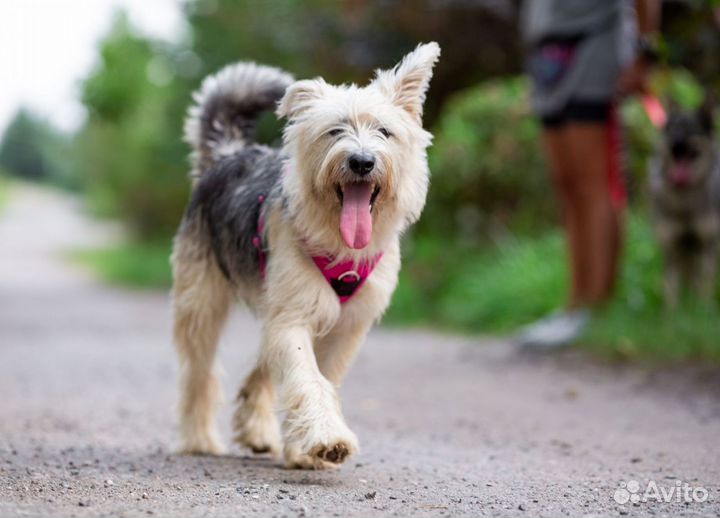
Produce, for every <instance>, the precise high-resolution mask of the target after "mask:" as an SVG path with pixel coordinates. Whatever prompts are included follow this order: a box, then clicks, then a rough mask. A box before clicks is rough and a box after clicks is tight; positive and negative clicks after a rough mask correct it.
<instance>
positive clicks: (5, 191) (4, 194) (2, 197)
mask: <svg viewBox="0 0 720 518" xmlns="http://www.w3.org/2000/svg"><path fill="white" fill-rule="evenodd" d="M11 188H12V186H11V185H10V180H8V178H7V176H5V174H4V173H3V172H2V171H0V211H2V209H3V208H4V207H5V205H6V204H7V201H8V199H10V189H11Z"/></svg>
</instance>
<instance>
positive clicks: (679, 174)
mask: <svg viewBox="0 0 720 518" xmlns="http://www.w3.org/2000/svg"><path fill="white" fill-rule="evenodd" d="M670 179H671V180H672V183H674V184H675V185H677V186H679V187H683V186H685V185H687V184H689V183H690V180H691V179H692V168H691V165H690V164H689V163H688V162H686V161H684V160H682V161H677V162H675V163H674V164H673V165H672V166H671V167H670Z"/></svg>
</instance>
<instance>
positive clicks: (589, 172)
mask: <svg viewBox="0 0 720 518" xmlns="http://www.w3.org/2000/svg"><path fill="white" fill-rule="evenodd" d="M607 138H608V137H607V128H606V126H605V125H604V124H592V123H587V124H583V123H573V124H569V125H568V126H567V127H566V129H565V134H564V139H563V140H564V142H565V144H566V146H567V148H566V151H567V153H569V154H570V156H571V157H572V158H571V162H572V167H571V169H570V170H571V176H570V177H569V178H566V179H565V180H566V182H565V184H566V186H567V188H568V189H569V193H568V196H569V198H570V201H569V203H570V205H571V207H572V209H571V210H572V211H573V214H574V215H575V217H576V218H577V221H576V224H577V225H578V227H579V229H578V233H577V247H578V249H577V250H576V251H575V253H577V254H578V255H579V259H578V264H579V265H581V268H582V269H581V271H580V272H578V274H579V276H580V277H581V281H580V282H579V286H581V287H582V288H583V291H582V293H579V294H578V296H577V300H576V303H577V304H579V305H588V306H597V305H598V304H601V303H603V302H605V301H606V300H607V299H608V298H609V296H610V295H611V293H612V289H613V287H614V282H615V276H616V270H617V264H618V254H619V249H620V222H619V221H618V214H617V212H616V209H615V208H614V207H613V204H612V200H611V197H610V191H609V184H608V168H609V160H610V157H609V151H608V146H607Z"/></svg>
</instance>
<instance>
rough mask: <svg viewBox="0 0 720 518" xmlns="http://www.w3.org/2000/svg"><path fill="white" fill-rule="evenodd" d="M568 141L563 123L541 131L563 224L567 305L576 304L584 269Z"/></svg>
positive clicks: (581, 294) (580, 290)
mask: <svg viewBox="0 0 720 518" xmlns="http://www.w3.org/2000/svg"><path fill="white" fill-rule="evenodd" d="M570 145H571V142H570V141H569V140H568V137H567V132H566V131H564V128H563V126H552V127H545V128H544V130H543V147H544V150H545V155H546V157H547V160H548V165H549V171H550V178H551V179H552V182H553V187H554V189H555V194H556V196H557V197H558V201H559V202H560V207H561V210H562V217H563V223H564V226H565V233H566V243H567V254H568V259H569V264H570V286H569V294H568V307H569V308H573V307H576V306H578V301H579V300H581V298H582V297H583V294H584V293H586V292H587V291H588V290H587V287H586V286H584V281H585V278H584V277H585V276H584V275H583V274H582V272H585V271H586V270H587V265H585V264H583V260H584V255H583V254H582V253H580V252H581V251H582V247H581V238H580V234H581V232H582V228H581V227H580V222H579V220H578V215H577V210H576V206H577V204H576V203H574V199H573V189H572V179H573V178H574V176H575V174H574V162H573V156H572V154H570V153H569V152H568V149H569V146H570Z"/></svg>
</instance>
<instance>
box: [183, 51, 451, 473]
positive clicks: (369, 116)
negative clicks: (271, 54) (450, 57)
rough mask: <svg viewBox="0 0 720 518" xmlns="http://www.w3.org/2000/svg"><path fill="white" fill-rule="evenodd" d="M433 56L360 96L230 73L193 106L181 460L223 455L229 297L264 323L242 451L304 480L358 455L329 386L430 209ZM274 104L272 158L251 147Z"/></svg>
mask: <svg viewBox="0 0 720 518" xmlns="http://www.w3.org/2000/svg"><path fill="white" fill-rule="evenodd" d="M439 55H440V48H439V47H438V45H437V44H436V43H428V44H425V45H420V46H418V47H417V48H416V49H415V51H413V52H412V53H410V54H408V55H407V56H405V58H404V59H403V60H402V61H401V62H400V63H399V64H398V65H397V66H396V67H395V68H393V69H392V70H385V71H378V72H377V73H376V75H375V77H374V79H373V80H372V81H371V82H370V83H369V84H368V85H367V86H365V87H358V86H355V85H349V86H347V85H343V86H332V85H329V84H327V83H326V82H325V81H323V80H322V79H313V80H303V81H297V82H293V78H292V77H291V76H290V75H289V74H287V73H285V72H282V71H280V70H278V69H275V68H271V67H266V66H262V65H257V64H254V63H238V64H234V65H231V66H228V67H226V68H224V69H223V70H221V71H220V72H218V73H217V74H215V75H213V76H210V77H208V78H207V79H205V81H204V82H203V84H202V86H201V88H200V90H199V91H198V92H197V93H196V94H195V101H196V105H195V106H194V107H192V108H191V109H190V111H189V117H188V119H187V121H186V127H185V137H186V140H187V141H188V142H189V143H190V144H191V145H192V147H193V149H194V152H193V166H194V170H193V175H194V176H195V177H196V180H195V184H194V187H193V192H192V196H191V200H190V203H189V205H188V207H187V210H186V213H185V216H184V218H183V221H182V223H181V225H180V229H179V230H178V233H177V236H176V238H175V246H174V251H173V256H172V264H173V273H174V284H173V306H174V317H175V323H174V339H175V344H176V346H177V351H178V354H179V357H180V362H181V367H182V377H181V403H180V421H181V425H180V430H181V436H182V449H183V450H184V451H186V452H195V453H211V454H218V453H221V452H222V451H223V447H222V444H221V441H220V438H219V436H218V431H217V428H216V424H215V411H216V407H217V405H218V403H219V400H220V386H219V383H218V378H217V373H216V371H215V366H214V364H215V353H216V348H217V342H218V338H219V335H220V332H221V330H222V327H223V324H224V323H225V320H226V319H227V316H228V313H229V311H230V308H231V306H232V305H233V302H234V301H235V299H236V298H239V299H241V300H242V301H243V302H245V303H246V304H247V305H248V306H249V307H250V308H251V309H252V310H253V311H254V312H255V313H256V314H257V315H258V316H259V317H260V318H261V319H262V322H263V338H262V344H261V350H260V354H259V359H258V362H257V365H256V366H255V368H254V370H253V371H252V372H251V373H250V375H249V376H248V377H247V379H246V380H245V383H244V385H243V387H242V388H241V389H240V393H239V395H238V408H237V410H236V413H235V417H234V421H233V426H234V430H235V440H236V441H237V442H238V443H240V444H242V445H245V446H247V447H249V448H251V449H252V450H253V451H255V452H267V451H269V452H273V453H274V452H279V451H280V450H281V449H282V450H283V452H284V457H285V462H286V465H287V466H289V467H301V468H326V467H331V466H335V465H338V464H340V463H342V462H343V461H344V460H345V459H346V458H347V457H348V456H349V455H350V454H352V453H353V452H355V451H356V450H357V447H358V446H357V438H356V437H355V434H354V433H353V432H352V431H351V430H350V429H349V428H348V426H347V424H346V423H345V419H344V418H343V415H342V412H341V409H340V401H339V398H338V393H337V387H338V385H339V383H340V381H341V380H342V378H343V375H344V374H345V371H346V370H347V368H348V366H349V364H350V362H351V360H352V359H353V356H354V355H355V352H356V350H357V348H358V346H359V345H360V344H361V342H362V341H363V339H364V338H365V335H366V334H367V332H368V330H369V329H370V327H371V326H372V324H373V322H374V321H376V320H378V319H379V318H380V316H381V315H382V314H383V312H384V311H385V309H386V308H387V306H388V304H389V302H390V297H391V295H392V293H393V291H394V289H395V286H396V284H397V278H398V271H399V269H400V247H399V240H400V235H401V234H402V232H403V231H404V230H405V229H406V228H407V227H408V226H409V225H410V224H411V223H413V222H415V221H416V220H417V219H418V217H419V216H420V213H421V211H422V208H423V206H424V204H425V197H426V193H427V189H428V175H429V171H428V165H427V155H426V148H427V147H428V146H429V145H430V141H431V138H432V136H431V135H430V133H428V132H427V131H425V130H424V129H423V127H422V111H423V103H424V101H425V93H426V90H427V88H428V84H429V81H430V78H431V76H432V69H433V66H434V64H435V62H436V61H437V59H438V57H439ZM274 106H276V113H277V115H278V116H280V117H284V118H286V119H287V125H286V127H285V130H284V134H283V146H282V148H281V149H273V148H270V147H267V146H264V145H260V144H258V143H255V142H254V141H253V129H254V126H255V122H256V119H257V118H258V116H259V115H260V114H261V113H262V111H263V110H266V109H269V108H272V107H274ZM275 387H278V388H279V399H280V408H281V409H282V410H283V411H284V412H285V420H284V422H283V425H282V432H281V430H280V426H279V424H278V420H277V416H276V406H275Z"/></svg>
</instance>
